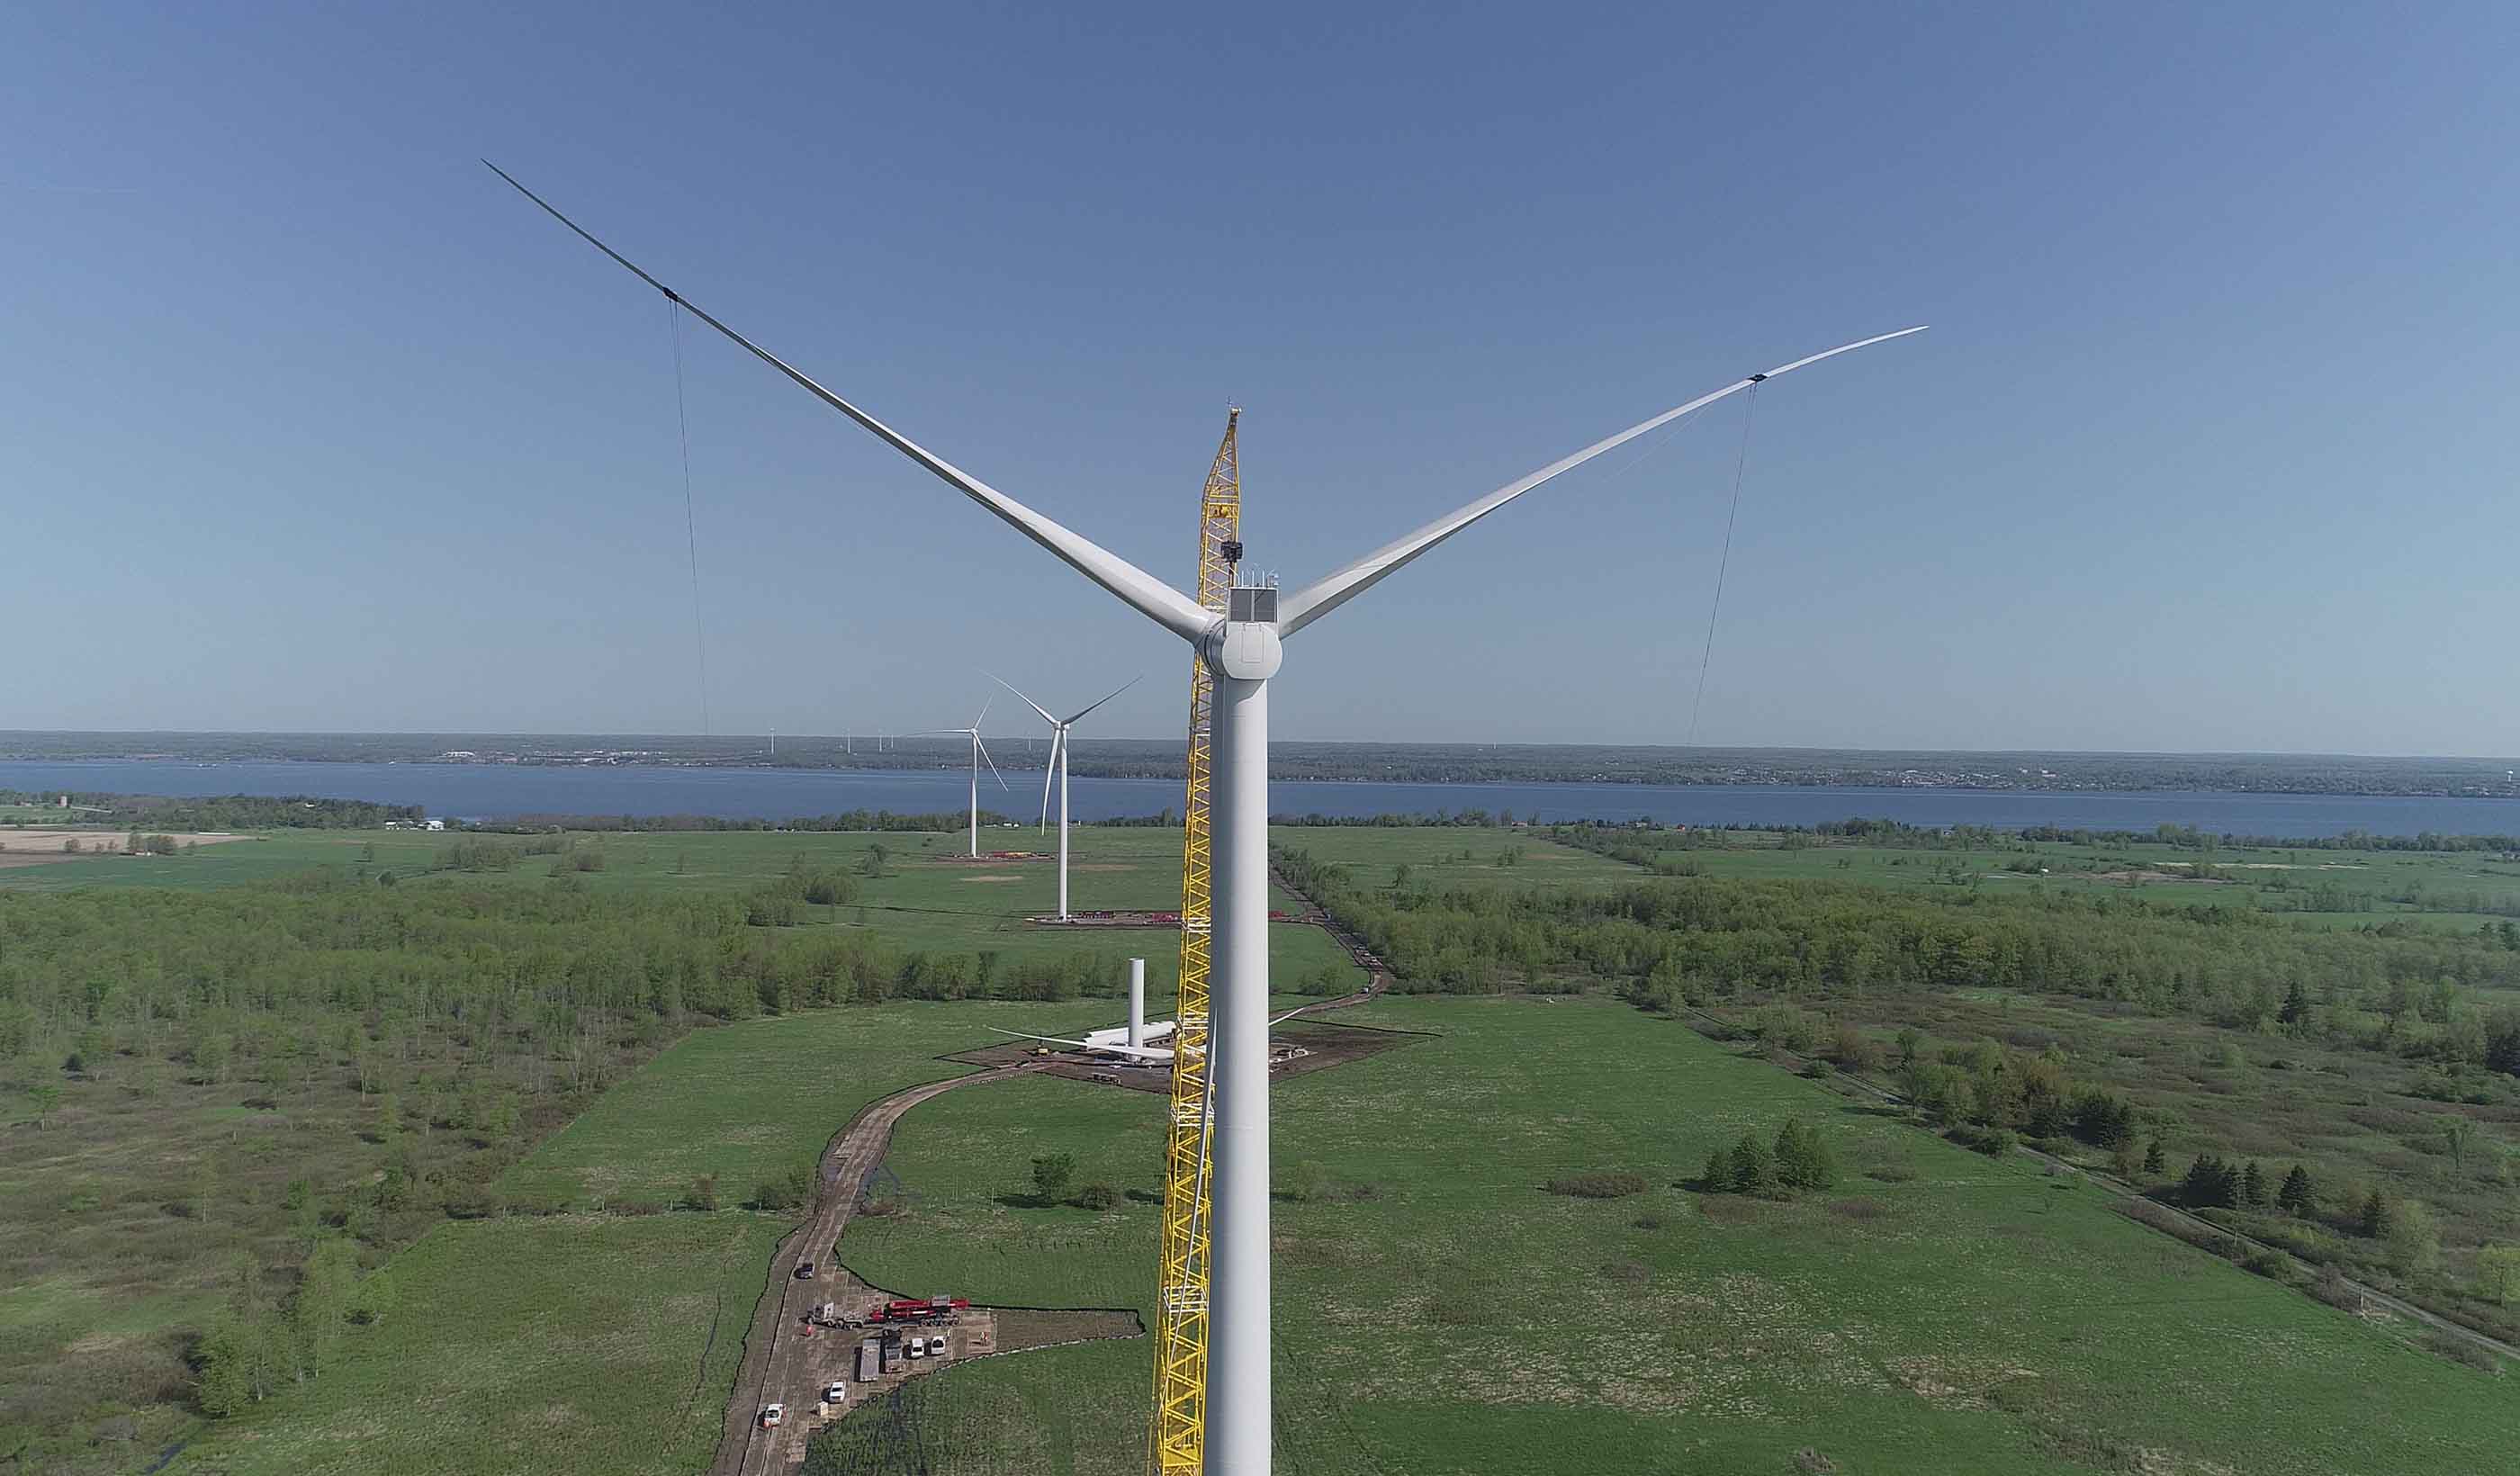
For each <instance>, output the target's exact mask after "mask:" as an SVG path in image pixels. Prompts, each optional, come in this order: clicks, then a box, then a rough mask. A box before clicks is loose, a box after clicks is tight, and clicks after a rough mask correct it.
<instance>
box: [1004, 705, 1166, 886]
mask: <svg viewBox="0 0 2520 1476" xmlns="http://www.w3.org/2000/svg"><path fill="white" fill-rule="evenodd" d="M989 680H990V681H992V682H995V683H997V684H998V685H999V686H1000V687H1003V688H1005V689H1006V690H1007V691H1009V692H1014V693H1015V700H1016V701H1018V702H1021V703H1023V704H1024V705H1025V706H1026V707H1029V708H1031V709H1032V710H1033V711H1035V712H1038V713H1040V714H1041V720H1042V721H1043V722H1045V723H1048V724H1049V725H1050V766H1049V767H1048V768H1046V769H1044V770H1042V771H1041V823H1042V824H1043V825H1048V824H1050V777H1051V776H1052V775H1053V774H1057V776H1058V920H1059V921H1061V922H1064V921H1066V920H1067V730H1068V729H1070V728H1073V727H1075V726H1076V725H1077V724H1078V723H1080V722H1083V721H1084V719H1085V714H1087V713H1089V712H1092V711H1093V710H1094V709H1095V708H1097V707H1100V706H1102V704H1103V703H1104V702H1107V701H1109V700H1111V699H1112V698H1113V697H1116V696H1118V695H1119V694H1120V693H1124V692H1127V691H1128V690H1129V689H1130V688H1132V687H1135V686H1137V685H1138V681H1139V679H1138V678H1136V677H1131V678H1130V679H1129V680H1127V681H1125V682H1123V683H1121V684H1120V685H1119V686H1117V687H1114V688H1112V689H1111V690H1110V691H1109V692H1107V693H1103V694H1102V696H1101V697H1100V698H1098V699H1096V700H1095V701H1093V702H1091V703H1089V704H1087V705H1086V706H1085V707H1083V708H1080V709H1079V710H1078V711H1077V712H1076V713H1074V714H1073V715H1072V716H1069V717H1063V718H1060V717H1053V716H1051V714H1050V709H1049V708H1047V707H1044V706H1042V705H1041V704H1040V703H1039V702H1036V701H1034V700H1033V699H1032V698H1030V697H1028V696H1025V695H1024V694H1023V693H1020V692H1015V688H1014V684H1013V683H1012V682H1010V681H1008V680H1007V679H1006V678H1004V677H999V676H992V677H990V678H989Z"/></svg>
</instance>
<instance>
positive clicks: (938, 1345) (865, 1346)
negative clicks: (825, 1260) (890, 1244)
mask: <svg viewBox="0 0 2520 1476" xmlns="http://www.w3.org/2000/svg"><path fill="white" fill-rule="evenodd" d="M800 1270H801V1268H800ZM819 1279H823V1280H826V1281H828V1282H829V1283H830V1288H831V1295H830V1296H829V1297H828V1298H827V1299H826V1300H824V1301H821V1302H817V1303H815V1304H813V1305H812V1306H811V1307H809V1308H808V1309H807V1310H806V1312H805V1313H804V1315H803V1316H802V1317H800V1318H799V1319H797V1322H796V1325H795V1327H794V1329H793V1330H794V1332H795V1333H796V1335H797V1336H798V1337H801V1338H804V1339H807V1340H808V1342H809V1346H812V1347H813V1348H814V1349H815V1351H814V1352H813V1354H812V1355H810V1362H811V1364H812V1369H813V1386H814V1388H815V1390H816V1392H817V1394H818V1395H819V1398H817V1400H816V1401H815V1403H813V1404H811V1405H807V1406H801V1407H794V1406H787V1405H764V1406H762V1408H761V1411H760V1413H759V1414H758V1415H756V1416H755V1419H756V1422H757V1423H758V1424H759V1425H760V1426H761V1427H762V1429H763V1430H764V1431H765V1432H775V1433H771V1434H770V1439H771V1440H772V1441H774V1442H775V1443H776V1444H775V1446H774V1447H773V1449H772V1451H771V1452H770V1453H769V1454H770V1456H771V1466H772V1468H773V1469H776V1468H778V1467H779V1466H783V1465H793V1464H795V1463H796V1462H798V1461H801V1460H803V1459H804V1457H805V1446H806V1442H807V1441H808V1440H809V1439H810V1438H811V1437H812V1435H813V1434H814V1432H815V1431H816V1430H818V1429H821V1428H822V1427H824V1426H826V1425H829V1424H831V1423H832V1422H833V1421H834V1420H837V1419H839V1418H840V1417H841V1416H843V1415H845V1414H847V1413H848V1412H849V1411H850V1410H852V1409H859V1408H862V1407H864V1406H865V1405H868V1404H870V1403H873V1402H874V1401H876V1400H878V1399H881V1398H883V1397H884V1396H885V1395H887V1394H889V1393H891V1392H892V1391H893V1390H895V1389H898V1388H899V1387H901V1385H903V1384H905V1383H907V1382H909V1381H910V1380H911V1379H914V1378H917V1377H919V1376H920V1375H922V1374H925V1373H933V1372H935V1371H937V1370H939V1369H942V1368H948V1367H951V1366H953V1365H954V1364H958V1363H963V1362H967V1361H968V1360H971V1359H977V1358H989V1357H993V1356H996V1355H999V1354H1009V1353H1023V1352H1027V1351H1029V1350H1032V1349H1036V1348H1054V1347H1058V1346H1061V1345H1064V1344H1068V1343H1085V1342H1094V1341H1097V1340H1100V1339H1103V1338H1134V1337H1144V1336H1146V1332H1147V1328H1146V1324H1145V1323H1144V1322H1142V1321H1141V1320H1140V1319H1139V1318H1138V1315H1137V1314H1136V1313H1135V1312H1132V1311H1129V1310H1127V1309H1125V1308H1121V1309H1109V1308H1081V1309H1073V1310H1063V1309H1057V1308H1030V1307H1007V1308H997V1307H974V1306H972V1305H971V1304H970V1303H969V1302H968V1301H967V1300H966V1299H964V1298H961V1297H953V1296H936V1297H919V1298H913V1297H903V1296H900V1295H898V1294H896V1293H894V1292H890V1291H886V1290H884V1289H882V1288H881V1287H877V1286H871V1285H869V1284H868V1283H867V1282H866V1281H865V1280H864V1279H863V1278H861V1277H860V1276H859V1275H857V1274H856V1273H854V1272H851V1271H849V1270H847V1269H846V1268H845V1267H839V1266H833V1267H831V1268H829V1269H828V1270H827V1271H826V1272H825V1273H824V1274H823V1275H822V1277H820V1278H819ZM834 1395H836V1396H837V1398H836V1399H835V1398H833V1397H832V1396H834Z"/></svg>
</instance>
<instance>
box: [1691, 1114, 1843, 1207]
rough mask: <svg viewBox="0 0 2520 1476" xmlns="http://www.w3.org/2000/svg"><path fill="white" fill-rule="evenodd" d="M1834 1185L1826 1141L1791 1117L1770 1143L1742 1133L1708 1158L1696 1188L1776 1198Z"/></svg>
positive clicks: (1833, 1167)
mask: <svg viewBox="0 0 2520 1476" xmlns="http://www.w3.org/2000/svg"><path fill="white" fill-rule="evenodd" d="M1836 1182H1837V1160H1836V1157H1835V1155H1834V1154H1832V1153H1831V1152H1830V1150H1829V1146H1828V1140H1827V1139H1825V1138H1823V1137H1822V1136H1821V1133H1820V1130H1819V1129H1817V1128H1814V1127H1812V1126H1811V1125H1809V1124H1808V1123H1805V1122H1803V1121H1802V1120H1801V1119H1799V1118H1795V1119H1791V1120H1789V1121H1787V1122H1786V1123H1785V1125H1784V1126H1783V1127H1781V1128H1778V1130H1777V1136H1776V1140H1775V1141H1774V1142H1773V1143H1771V1142H1767V1141H1761V1139H1760V1137H1759V1135H1758V1134H1756V1133H1744V1134H1742V1135H1741V1141H1739V1142H1736V1143H1734V1144H1733V1146H1732V1147H1731V1148H1717V1149H1716V1150H1715V1151H1714V1152H1712V1153H1710V1154H1708V1155H1707V1158H1706V1168H1705V1171H1704V1172H1703V1173H1701V1174H1700V1175H1699V1176H1698V1182H1697V1186H1698V1187H1699V1188H1701V1189H1704V1190H1705V1191H1706V1192H1708V1193H1710V1194H1769V1195H1775V1194H1779V1193H1790V1192H1791V1191H1793V1190H1796V1189H1824V1188H1827V1187H1828V1186H1829V1185H1832V1184H1835V1183H1836Z"/></svg>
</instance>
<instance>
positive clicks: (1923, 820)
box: [0, 759, 2520, 837]
mask: <svg viewBox="0 0 2520 1476" xmlns="http://www.w3.org/2000/svg"><path fill="white" fill-rule="evenodd" d="M1009 782H1010V783H1011V785H1012V788H1011V789H1008V790H1001V789H999V788H998V786H997V785H996V784H995V783H992V782H990V781H988V780H986V779H983V780H982V781H981V792H980V803H981V805H982V806H983V807H985V808H989V809H994V810H997V811H1000V812H1002V813H1004V814H1008V815H1012V816H1023V817H1027V818H1028V817H1030V816H1032V815H1034V814H1035V813H1036V812H1037V811H1038V809H1039V807H1040V804H1041V776H1040V772H1039V771H1038V770H1036V771H1032V773H1031V776H1030V780H1029V783H1027V781H1026V779H1025V778H1024V777H1023V775H1022V774H1021V773H1020V772H1018V773H1015V774H1011V775H1010V776H1009ZM967 783H968V781H967V778H966V777H965V776H964V775H963V774H962V773H960V772H956V771H952V770H933V769H931V770H909V771H878V770H855V771H835V770H813V769H675V768H633V767H616V766H587V767H582V768H578V767H561V766H544V765H531V766H527V765H498V764H331V763H219V764H198V763H175V762H167V761H163V760H141V759H99V760H85V761H67V762H66V761H37V760H28V761H22V762H20V761H0V787H5V788H15V789H87V790H108V791H113V792H118V793H126V794H176V795H214V794H306V795H318V796H323V797H327V798H334V799H365V800H377V801H382V802H385V803H391V804H406V805H423V806H426V807H427V810H428V812H429V813H430V814H432V815H444V816H452V817H459V818H464V819H485V818H494V817H498V816H507V815H526V814H545V815H710V816H717V817H721V818H726V819H747V820H787V819H792V818H796V817H800V816H811V815H830V814H836V813H838V812H841V811H844V810H857V809H865V810H891V811H894V812H896V813H907V814H918V813H929V812H944V811H959V810H961V809H962V808H963V807H964V806H965V804H966V803H967V796H968V790H967ZM1181 800H1182V795H1181V784H1180V783H1179V782H1178V781H1175V780H1157V779H1144V780H1136V779H1084V778H1080V779H1078V780H1076V781H1075V782H1074V785H1073V789H1072V793H1071V799H1070V804H1071V809H1072V811H1073V813H1074V814H1075V816H1076V817H1077V818H1078V819H1079V820H1107V819H1111V818H1114V817H1119V816H1133V815H1152V814H1154V813H1155V812H1157V811H1159V810H1163V809H1167V808H1169V809H1172V810H1175V811H1178V810H1179V809H1180V808H1181ZM1269 803H1270V809H1271V811H1272V813H1275V814H1280V815H1305V814H1320V815H1338V816H1370V815H1382V814H1395V815H1413V814H1414V815H1426V814H1436V813H1445V812H1454V811H1461V810H1472V809H1476V810H1486V811H1489V812H1490V813H1492V814H1493V813H1495V812H1498V811H1504V810H1510V811H1512V812H1513V813H1514V814H1515V815H1516V816H1518V817H1521V818H1525V819H1532V820H1635V819H1639V818H1641V817H1642V818H1647V819H1651V820H1654V821H1657V822H1661V823H1665V824H1688V825H1728V824H1751V825H1806V826H1807V825H1816V824H1819V823H1820V822H1823V821H1832V820H1845V819H1847V818H1849V817H1851V816H1859V815H1861V816H1866V817H1870V818H1875V819H1889V820H1900V821H1906V822H1908V823H1910V824H1912V825H1922V826H1948V825H1983V826H1995V827H2001V828H2007V829H2009V828H2018V827H2023V826H2037V825H2052V826H2061V827H2089V828H2092V829H2128V830H2149V829H2152V828H2153V827H2156V826H2161V825H2183V826H2194V827H2197V828H2198V829H2201V830H2206V831H2209V832H2213V833H2218V834H2220V833H2237V834H2244V835H2281V836H2295V837H2307V836H2318V835H2337V834H2342V833H2344V832H2345V831H2347V830H2367V831H2369V832H2371V833H2372V834H2375V835H2411V834H2414V833H2416V832H2418V831H2423V830H2435V831H2441V832H2444V833H2453V834H2457V833H2464V834H2483V833H2510V832H2514V831H2520V800H2511V799H2445V798H2426V797H2400V796H2366V795H2314V794H2242V793H2189V792H2181V791H2171V790H2144V791H2127V792H2112V793H2018V792H2010V791H2001V790H1970V789H1910V788H1869V787H1864V786H1859V785H1820V786H1805V785H1785V784H1737V785H1711V784H1400V783H1274V784H1271V785H1270V786H1269Z"/></svg>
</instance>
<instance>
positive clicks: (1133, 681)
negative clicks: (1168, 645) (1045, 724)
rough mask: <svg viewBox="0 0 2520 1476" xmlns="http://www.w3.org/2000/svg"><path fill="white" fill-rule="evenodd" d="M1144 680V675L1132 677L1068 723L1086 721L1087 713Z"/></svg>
mask: <svg viewBox="0 0 2520 1476" xmlns="http://www.w3.org/2000/svg"><path fill="white" fill-rule="evenodd" d="M1144 680H1146V678H1145V675H1144V673H1141V674H1140V675H1138V676H1134V677H1131V678H1130V679H1129V680H1127V681H1125V682H1123V683H1121V684H1120V685H1119V686H1117V687H1114V688H1112V689H1111V690H1110V691H1109V692H1106V693H1103V694H1102V696H1101V697H1100V698H1098V699H1097V700H1096V701H1095V703H1094V706H1093V707H1088V708H1086V709H1085V712H1080V713H1078V714H1077V715H1076V716H1075V717H1072V718H1069V719H1068V720H1067V721H1068V722H1070V723H1075V722H1080V721H1082V720H1083V719H1084V717H1085V713H1086V712H1092V711H1093V710H1094V708H1095V707H1100V706H1102V704H1103V703H1104V702H1107V701H1109V700H1111V699H1112V698H1113V697H1116V696H1118V695H1119V694H1120V693H1124V692H1127V691H1128V690H1129V689H1130V688H1132V687H1135V686H1137V685H1138V684H1139V683H1140V682H1142V681H1144ZM1042 716H1044V717H1048V716H1049V714H1048V713H1043V714H1042Z"/></svg>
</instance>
